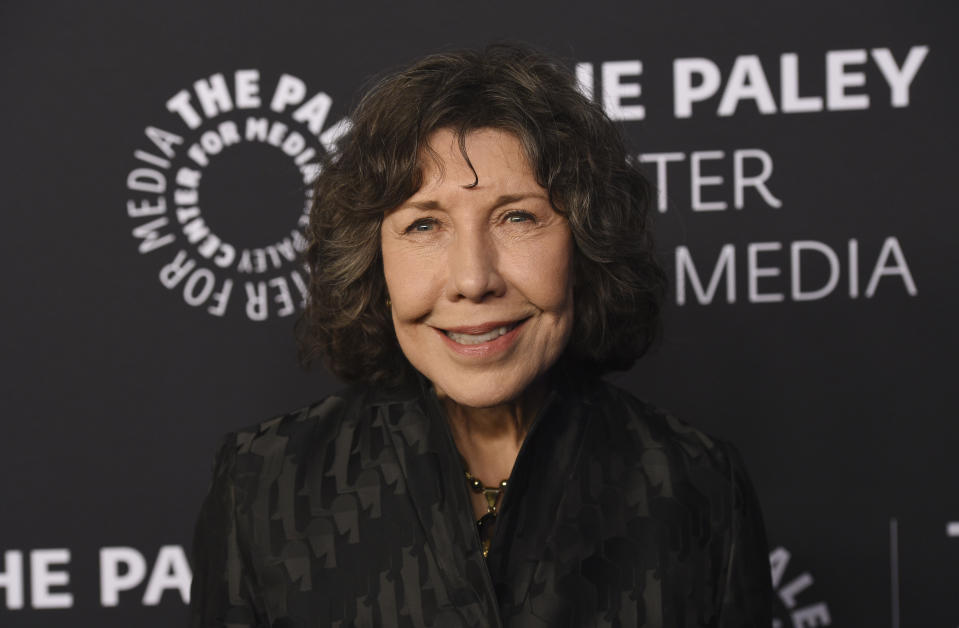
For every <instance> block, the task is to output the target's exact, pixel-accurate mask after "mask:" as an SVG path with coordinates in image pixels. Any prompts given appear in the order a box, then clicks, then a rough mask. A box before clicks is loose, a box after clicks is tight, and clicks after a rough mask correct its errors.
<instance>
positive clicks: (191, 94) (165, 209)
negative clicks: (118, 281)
mask: <svg viewBox="0 0 959 628" xmlns="http://www.w3.org/2000/svg"><path fill="white" fill-rule="evenodd" d="M332 103H333V101H332V99H331V98H330V96H329V95H327V94H326V93H325V92H323V91H312V90H310V89H309V88H308V87H307V84H306V83H305V82H304V81H303V80H302V79H300V78H298V77H296V76H293V75H291V74H280V75H277V76H269V75H266V74H264V73H261V72H260V71H259V70H257V69H243V70H237V71H235V72H233V73H216V74H213V75H211V76H209V77H206V78H201V79H199V80H197V81H195V82H194V83H193V85H192V86H191V87H190V88H187V89H182V90H180V91H178V92H177V93H176V94H174V95H173V96H171V97H170V98H169V99H168V100H167V101H166V111H167V114H168V117H167V119H166V121H165V122H162V123H158V124H157V125H156V126H153V125H151V126H147V127H146V129H145V130H144V141H143V144H142V145H141V146H140V147H139V148H137V149H136V150H135V151H134V153H133V156H134V159H135V164H134V166H133V167H132V168H131V170H130V171H129V173H128V174H127V180H126V187H127V190H128V192H129V194H130V196H129V198H128V200H127V205H126V211H127V216H128V217H129V218H130V219H131V220H132V221H133V227H132V230H131V232H132V235H133V238H134V240H135V241H136V243H137V250H138V251H139V252H140V254H142V255H150V256H156V257H162V264H160V265H159V268H158V273H157V279H158V282H159V284H160V285H161V286H163V287H164V288H166V289H167V290H169V291H170V292H172V293H175V294H178V295H179V296H180V298H182V300H183V302H184V303H186V304H187V305H189V306H191V307H195V308H202V309H203V310H205V311H206V312H208V313H209V314H211V315H213V316H217V317H223V316H228V315H230V316H232V315H237V316H241V317H245V318H247V319H249V320H251V321H265V320H268V319H270V318H277V317H285V316H290V315H292V314H294V313H295V312H297V311H298V310H300V309H301V308H302V306H303V303H304V302H305V299H306V295H307V284H306V277H307V274H306V272H305V269H304V268H303V267H302V264H301V261H300V253H301V252H302V251H303V249H304V248H305V246H306V242H305V241H304V238H303V235H302V233H301V229H302V227H303V226H304V225H305V224H306V221H307V219H308V215H309V207H310V203H311V200H312V199H311V196H312V192H311V189H310V183H311V181H312V179H313V178H314V177H315V176H316V174H317V172H318V171H319V168H320V162H319V158H320V157H321V156H322V155H323V154H325V153H328V152H329V151H331V150H333V148H334V147H335V145H336V141H337V139H339V138H340V137H341V136H342V134H343V133H344V132H345V131H346V130H347V129H348V128H349V121H348V120H347V119H346V118H343V119H341V120H339V121H337V122H333V123H330V121H329V119H328V118H329V114H330V109H331V106H332Z"/></svg>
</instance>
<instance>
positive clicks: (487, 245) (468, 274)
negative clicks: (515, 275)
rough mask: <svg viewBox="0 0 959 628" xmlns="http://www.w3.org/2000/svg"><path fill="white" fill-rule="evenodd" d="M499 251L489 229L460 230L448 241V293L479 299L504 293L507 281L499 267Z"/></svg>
mask: <svg viewBox="0 0 959 628" xmlns="http://www.w3.org/2000/svg"><path fill="white" fill-rule="evenodd" d="M499 261H500V260H499V255H498V252H497V250H496V246H495V244H494V242H493V241H492V238H491V236H490V234H489V233H488V232H486V231H485V230H483V229H475V230H472V229H471V230H467V231H461V232H459V233H457V235H456V237H455V238H453V240H452V242H450V245H449V251H448V255H447V263H448V265H449V281H448V285H447V297H448V298H449V299H450V300H452V301H458V300H460V299H466V300H469V301H475V302H477V303H479V302H481V301H484V300H485V299H488V298H490V297H494V296H502V295H503V293H504V292H505V291H506V281H505V279H504V278H503V276H502V275H501V274H500V271H499Z"/></svg>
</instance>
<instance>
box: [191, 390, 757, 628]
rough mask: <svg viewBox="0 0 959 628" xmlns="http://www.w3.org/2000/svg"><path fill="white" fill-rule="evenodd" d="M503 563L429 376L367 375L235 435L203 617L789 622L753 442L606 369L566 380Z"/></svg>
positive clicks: (239, 623)
mask: <svg viewBox="0 0 959 628" xmlns="http://www.w3.org/2000/svg"><path fill="white" fill-rule="evenodd" d="M553 388H554V389H553V391H552V393H551V395H550V397H549V400H548V402H547V404H546V405H545V407H544V409H543V411H541V413H540V415H539V416H538V417H537V418H536V420H535V421H534V423H533V425H532V427H531V429H530V432H529V434H528V436H527V438H526V440H525V441H524V443H523V446H522V448H521V450H520V453H519V456H518V457H517V460H516V464H515V466H514V469H513V472H512V475H511V476H510V479H509V488H508V489H507V492H506V494H505V496H504V497H503V503H502V504H501V508H500V516H499V518H498V520H497V525H496V530H495V533H494V538H493V543H492V547H491V549H490V553H489V557H488V559H484V558H483V556H482V552H481V548H480V542H479V537H478V535H477V533H476V529H475V525H474V521H473V510H472V507H471V505H470V501H469V494H468V489H467V486H466V482H465V480H464V477H463V470H462V466H461V462H460V460H459V456H458V455H457V453H456V449H455V445H454V444H453V440H452V436H451V432H450V429H449V426H448V425H447V423H446V421H445V419H444V418H443V416H442V413H441V410H440V407H439V404H438V402H437V401H436V398H435V395H433V394H432V392H431V391H430V390H429V389H428V388H423V389H418V390H411V391H407V392H405V393H402V394H400V393H394V394H384V393H377V392H375V391H370V390H365V389H362V388H352V389H348V390H347V391H345V392H344V393H342V394H339V395H335V396H331V397H329V398H327V399H325V400H323V401H321V402H318V403H315V404H313V405H310V406H308V407H306V408H303V409H301V410H299V411H296V412H292V413H289V414H286V415H284V416H281V417H277V418H275V419H273V420H271V421H267V422H265V423H263V424H261V425H259V426H257V427H255V428H253V429H249V430H241V431H238V432H236V433H233V434H230V435H228V436H227V437H226V438H225V439H224V440H223V442H222V444H221V446H220V448H219V451H218V453H217V457H216V463H215V467H214V476H213V483H212V486H211V488H210V493H209V495H208V497H207V499H206V501H205V502H204V505H203V508H202V511H201V513H200V516H199V520H198V522H197V527H196V536H195V539H194V548H193V551H194V555H193V556H194V569H195V575H194V581H193V590H192V601H191V626H193V627H194V628H195V627H200V626H203V627H207V626H230V627H236V628H240V627H244V628H245V627H253V626H257V627H261V626H272V627H275V628H280V627H283V628H287V627H290V628H292V627H305V626H311V627H312V626H404V627H407V626H409V627H413V626H417V627H418V626H476V627H478V626H491V627H492V626H517V627H518V626H522V627H540V626H575V627H579V626H649V627H660V626H662V627H674V626H675V627H679V626H684V627H685V626H722V627H727V628H732V627H746V626H761V627H762V628H768V626H769V625H770V624H771V611H770V600H771V587H770V577H769V563H768V553H767V547H766V540H765V534H764V530H763V524H762V519H761V515H760V511H759V507H758V504H757V502H756V497H755V495H754V492H753V489H752V487H751V485H750V482H749V479H748V477H747V475H746V472H745V469H744V467H743V464H742V462H741V460H740V458H739V456H738V454H737V452H736V450H735V449H734V448H733V447H732V446H730V445H728V444H726V443H723V442H721V441H718V440H716V439H713V438H710V437H709V436H706V435H705V434H703V433H701V432H699V431H697V430H695V429H693V428H691V427H689V426H688V425H686V424H684V423H682V422H680V421H678V420H676V419H675V418H673V417H671V416H669V415H667V414H665V413H663V412H661V411H659V410H657V409H655V408H654V407H652V406H650V405H649V404H647V403H645V402H643V401H640V400H638V399H636V398H634V397H632V396H631V395H629V394H628V393H626V392H624V391H622V390H620V389H617V388H615V387H614V386H612V385H610V384H607V383H605V382H602V381H587V382H578V383H574V382H573V381H572V380H569V381H564V382H562V383H558V384H555V385H554V386H553Z"/></svg>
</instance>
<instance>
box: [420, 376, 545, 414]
mask: <svg viewBox="0 0 959 628" xmlns="http://www.w3.org/2000/svg"><path fill="white" fill-rule="evenodd" d="M504 379H506V378H504V377H502V376H499V377H497V376H496V375H494V374H490V375H480V376H476V377H467V378H462V379H459V378H457V379H456V380H452V381H451V379H450V378H444V377H439V378H436V379H432V378H430V381H432V382H433V385H434V386H435V387H436V391H437V394H438V395H441V396H445V397H448V398H449V399H451V400H452V401H454V402H456V403H457V404H459V405H461V406H467V407H470V408H490V407H493V406H498V405H501V404H504V403H508V402H510V401H514V400H516V399H518V398H520V397H522V395H523V393H524V392H525V391H526V389H527V388H528V387H529V383H530V382H527V381H523V382H516V383H513V384H504ZM444 380H445V381H444Z"/></svg>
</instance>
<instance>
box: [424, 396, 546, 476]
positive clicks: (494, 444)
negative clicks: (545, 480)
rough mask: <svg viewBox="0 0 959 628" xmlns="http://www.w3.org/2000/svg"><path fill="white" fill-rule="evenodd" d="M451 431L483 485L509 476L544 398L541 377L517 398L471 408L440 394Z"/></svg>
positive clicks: (468, 463) (471, 468)
mask: <svg viewBox="0 0 959 628" xmlns="http://www.w3.org/2000/svg"><path fill="white" fill-rule="evenodd" d="M439 398H440V402H441V403H442V404H443V407H444V409H445V410H446V416H447V420H448V421H449V424H450V429H451V430H452V432H453V441H454V442H455V443H456V448H457V449H458V450H459V453H460V455H461V456H463V459H464V460H465V461H466V465H467V467H468V469H469V471H470V473H472V474H473V476H474V477H476V478H478V479H479V480H480V481H481V482H483V484H486V485H487V486H490V485H494V486H495V485H496V484H499V482H501V481H502V480H505V479H506V478H508V477H509V475H510V473H511V472H512V469H513V464H514V463H515V462H516V456H517V455H518V454H519V449H520V447H521V446H522V444H523V440H524V439H525V438H526V434H527V432H528V431H529V428H530V425H531V424H532V422H533V419H535V417H536V414H537V412H539V409H540V407H541V406H542V404H543V402H544V400H545V398H546V386H545V383H544V382H543V381H541V380H538V381H537V382H535V383H534V384H533V385H531V386H530V387H529V388H527V389H526V391H524V393H523V394H522V395H521V396H520V397H519V398H517V399H515V400H512V401H509V402H507V403H504V404H500V405H497V406H491V407H487V408H473V407H470V406H464V405H461V404H458V403H456V401H454V400H453V399H451V398H450V397H448V396H445V395H443V394H441V393H440V394H439Z"/></svg>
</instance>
